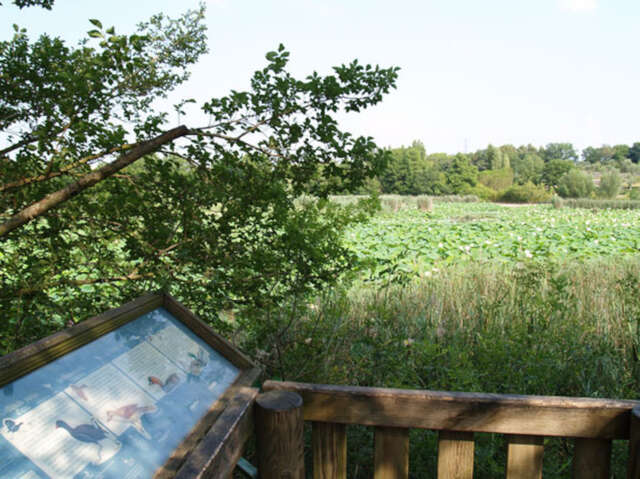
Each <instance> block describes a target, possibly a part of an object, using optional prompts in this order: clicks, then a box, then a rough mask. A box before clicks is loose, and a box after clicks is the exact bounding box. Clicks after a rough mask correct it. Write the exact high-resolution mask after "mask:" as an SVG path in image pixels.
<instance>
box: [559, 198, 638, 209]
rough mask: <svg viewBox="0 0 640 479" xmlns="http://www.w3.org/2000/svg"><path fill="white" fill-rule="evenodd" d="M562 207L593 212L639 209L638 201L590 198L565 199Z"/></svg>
mask: <svg viewBox="0 0 640 479" xmlns="http://www.w3.org/2000/svg"><path fill="white" fill-rule="evenodd" d="M562 206H564V207H567V208H589V209H595V210H603V209H617V210H637V209H640V200H596V199H590V198H566V199H564V200H562Z"/></svg>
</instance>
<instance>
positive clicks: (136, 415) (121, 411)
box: [107, 404, 157, 439]
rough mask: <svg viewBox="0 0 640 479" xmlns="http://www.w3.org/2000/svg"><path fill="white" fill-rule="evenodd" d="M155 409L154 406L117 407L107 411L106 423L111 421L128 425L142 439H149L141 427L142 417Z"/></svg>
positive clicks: (130, 405)
mask: <svg viewBox="0 0 640 479" xmlns="http://www.w3.org/2000/svg"><path fill="white" fill-rule="evenodd" d="M156 410H157V408H156V407H155V406H138V405H137V404H127V405H126V406H122V407H119V408H118V409H113V410H110V411H107V422H110V421H111V420H112V419H115V420H117V421H122V422H128V423H130V424H131V425H132V426H133V427H134V428H135V429H136V430H137V431H138V432H139V433H140V434H142V436H143V437H145V438H146V439H151V436H150V435H149V433H148V432H147V431H146V430H145V428H144V426H143V425H142V420H141V418H142V415H143V414H146V413H149V412H154V411H156Z"/></svg>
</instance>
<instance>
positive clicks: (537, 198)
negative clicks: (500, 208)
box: [498, 181, 551, 203]
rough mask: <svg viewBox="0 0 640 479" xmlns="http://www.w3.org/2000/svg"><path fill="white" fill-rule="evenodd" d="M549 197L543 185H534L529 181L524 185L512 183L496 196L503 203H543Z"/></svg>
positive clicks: (549, 194)
mask: <svg viewBox="0 0 640 479" xmlns="http://www.w3.org/2000/svg"><path fill="white" fill-rule="evenodd" d="M550 199H551V193H549V192H548V191H547V190H546V189H545V187H544V186H542V185H534V184H533V183H531V182H530V181H529V182H528V183H525V184H524V185H513V186H512V187H511V188H509V189H507V190H506V191H504V192H503V193H502V194H501V195H500V196H499V198H498V200H499V201H504V202H505V203H544V202H547V201H549V200H550Z"/></svg>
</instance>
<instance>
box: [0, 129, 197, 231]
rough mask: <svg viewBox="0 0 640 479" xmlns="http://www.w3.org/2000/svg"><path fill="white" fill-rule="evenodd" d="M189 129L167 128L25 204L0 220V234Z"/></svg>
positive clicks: (59, 202)
mask: <svg viewBox="0 0 640 479" xmlns="http://www.w3.org/2000/svg"><path fill="white" fill-rule="evenodd" d="M189 133H191V131H190V130H189V129H188V128H187V127H186V126H184V125H182V126H179V127H177V128H174V129H172V130H169V131H166V132H164V133H163V134H161V135H159V136H157V137H155V138H153V139H151V140H149V141H146V142H144V143H141V144H139V145H138V146H136V147H135V148H133V149H132V150H131V151H129V152H128V153H125V154H124V155H122V156H121V157H120V158H118V159H117V160H115V161H113V162H111V163H109V164H107V165H105V166H103V167H102V168H98V169H97V170H95V171H92V172H91V173H88V174H86V175H84V176H83V177H81V178H80V179H79V180H78V181H76V182H74V183H71V184H70V185H67V186H65V187H64V188H62V189H60V190H58V191H56V192H54V193H51V194H49V195H47V196H45V197H44V198H43V199H41V200H40V201H36V202H35V203H33V204H31V205H29V206H27V207H26V208H24V209H23V210H22V211H20V212H19V213H16V214H15V215H13V216H12V217H10V218H9V219H8V220H7V221H5V222H4V223H1V224H0V237H2V236H5V235H7V234H9V233H10V232H11V231H13V230H14V229H16V228H19V227H20V226H22V225H24V224H26V223H28V222H30V221H31V220H33V219H34V218H37V217H39V216H41V215H43V214H44V213H46V212H47V211H49V210H50V209H52V208H55V207H56V206H59V205H60V204H61V203H64V202H65V201H67V200H69V199H70V198H72V197H74V196H75V195H77V194H78V193H81V192H83V191H84V190H86V189H87V188H90V187H92V186H93V185H95V184H96V183H99V182H100V181H102V180H104V179H106V178H109V177H110V176H111V175H113V174H114V173H117V172H118V171H120V170H122V169H123V168H125V167H127V166H129V165H130V164H132V163H133V162H135V161H136V160H138V159H140V158H141V157H143V156H145V155H148V154H149V153H153V152H154V151H156V150H157V149H158V148H160V147H161V146H162V145H164V144H166V143H169V142H171V141H174V140H175V139H177V138H180V137H183V136H186V135H188V134H189Z"/></svg>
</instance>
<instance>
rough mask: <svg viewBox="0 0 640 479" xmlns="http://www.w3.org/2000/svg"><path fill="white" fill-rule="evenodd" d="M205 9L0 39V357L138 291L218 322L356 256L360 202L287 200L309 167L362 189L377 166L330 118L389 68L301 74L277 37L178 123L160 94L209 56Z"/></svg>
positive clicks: (380, 159)
mask: <svg viewBox="0 0 640 479" xmlns="http://www.w3.org/2000/svg"><path fill="white" fill-rule="evenodd" d="M203 15H204V12H203V10H202V9H199V10H196V11H190V12H187V13H186V14H185V15H183V16H182V17H180V18H177V19H169V18H166V17H164V16H163V15H156V16H154V17H152V18H151V19H150V20H149V21H148V22H146V23H143V24H141V25H140V26H139V29H138V31H137V32H136V33H134V34H132V35H121V34H117V33H116V31H115V29H114V28H113V27H111V28H104V27H103V26H102V24H101V23H100V22H99V21H98V20H91V23H92V25H93V29H92V30H91V31H90V32H89V34H88V37H89V38H88V39H86V40H84V41H82V42H81V43H80V44H79V45H78V46H76V47H73V46H69V45H67V44H66V43H65V42H64V41H63V40H61V39H59V38H50V37H48V36H46V35H45V36H42V37H40V38H39V39H37V40H35V41H31V40H29V38H28V36H27V33H26V31H25V30H23V29H19V28H16V30H15V34H14V36H13V38H12V39H10V40H6V41H2V42H0V132H2V135H3V137H2V138H3V140H2V141H3V144H2V146H1V149H0V178H1V179H2V180H1V181H0V183H1V184H0V244H1V247H0V309H1V310H2V311H3V314H4V315H5V317H7V318H9V319H8V321H6V322H4V323H3V325H2V327H1V328H0V334H1V339H0V353H2V352H6V351H9V350H11V349H14V348H15V347H18V346H20V345H22V344H24V343H26V342H30V341H32V340H34V339H36V338H39V337H41V336H43V335H45V334H47V333H49V332H51V331H54V330H56V329H59V328H60V327H63V326H64V325H67V324H69V323H73V322H75V321H79V320H81V319H84V318H86V317H87V316H89V315H90V314H92V313H95V312H98V311H101V310H104V309H106V308H108V307H111V306H113V305H116V304H118V303H121V302H123V301H124V300H126V299H128V298H131V297H133V296H136V295H138V294H140V293H141V292H143V291H147V290H154V289H158V288H163V289H165V290H168V291H170V292H172V293H173V294H175V295H176V296H178V297H179V298H180V299H182V300H184V301H185V302H187V303H188V304H189V305H190V307H192V308H193V309H195V310H196V311H198V312H199V313H200V314H201V315H202V316H204V317H205V318H206V319H208V320H210V321H215V318H216V315H217V312H218V311H220V310H221V309H223V308H232V307H236V306H244V307H263V308H264V307H268V306H269V305H271V304H274V303H277V302H278V301H280V300H281V299H282V298H284V297H288V296H290V295H296V294H299V293H302V292H305V291H308V290H309V289H310V288H313V287H318V286H319V285H322V284H324V283H326V282H329V281H332V280H333V279H334V278H335V277H336V276H337V275H338V274H339V273H340V272H342V271H343V270H344V269H346V268H347V267H348V266H349V264H350V258H351V256H350V253H349V252H348V251H347V250H345V249H344V248H342V247H341V246H340V242H339V241H338V237H339V235H340V231H341V229H342V228H344V227H345V226H346V225H347V224H349V223H351V222H353V221H357V220H359V219H361V218H362V211H364V210H360V211H359V212H356V211H355V210H354V209H353V208H349V209H342V208H339V207H337V206H335V205H332V204H330V203H328V202H326V201H320V202H296V199H297V198H298V197H299V196H300V194H301V193H302V192H303V191H305V189H306V187H307V185H308V183H309V180H310V179H311V178H317V177H318V175H320V176H321V177H322V178H325V179H336V180H339V182H340V183H342V184H344V185H347V186H348V187H349V188H357V187H358V186H359V185H360V184H361V183H362V181H363V180H364V179H365V178H367V176H371V175H373V174H374V173H376V172H377V171H378V170H379V168H380V167H381V166H383V165H384V163H385V161H386V158H387V156H388V153H387V152H385V151H383V150H380V149H378V148H377V147H376V145H375V143H374V142H373V141H372V139H371V138H367V137H355V136H352V135H350V134H349V133H348V132H345V131H342V130H341V129H340V128H339V127H338V124H337V122H336V120H335V114H336V113H337V112H339V111H341V110H343V111H360V110H362V109H364V108H367V107H368V106H370V105H373V104H376V103H378V102H379V101H380V100H381V99H382V97H383V95H384V94H385V93H387V92H388V91H389V89H390V88H393V87H394V86H395V80H396V77H397V69H396V68H386V69H383V68H380V67H377V66H376V67H373V66H370V65H361V64H359V63H358V62H357V61H354V62H352V63H350V64H348V65H342V66H338V67H336V68H334V71H333V73H332V74H330V75H327V76H320V75H318V74H317V73H312V74H311V75H309V76H308V77H306V78H305V79H297V78H294V77H293V76H291V75H290V74H289V73H288V72H287V69H286V67H287V63H288V57H289V53H288V52H287V51H286V50H285V49H284V47H282V46H280V47H279V48H278V49H277V50H276V51H272V52H269V53H268V54H267V55H266V57H267V65H266V66H265V67H264V68H263V69H262V70H259V71H257V72H256V73H255V74H254V76H253V77H252V79H251V88H250V89H249V90H248V91H232V92H231V93H230V94H229V95H227V96H225V97H222V98H213V99H210V100H208V101H205V102H202V104H201V108H202V110H203V111H204V112H205V113H206V114H207V115H208V116H209V118H210V123H209V124H208V125H204V126H178V127H174V128H170V127H169V125H167V122H166V120H167V114H166V113H163V112H158V111H156V110H155V108H154V101H155V100H156V99H158V98H160V97H162V96H164V95H165V94H166V92H167V91H169V90H171V89H172V88H173V87H175V86H176V85H178V84H180V83H182V82H184V81H185V80H186V79H187V78H188V76H189V68H190V66H191V65H193V63H194V62H196V61H197V59H198V58H199V56H200V55H201V54H202V53H203V52H205V51H206V36H205V32H204V27H203V25H202V20H203ZM190 101H191V100H187V101H185V102H182V103H180V104H179V105H176V109H177V110H178V111H183V109H184V108H185V107H186V104H187V103H188V102H190ZM331 185H332V182H331V181H326V187H324V188H317V189H316V191H315V193H316V194H318V195H319V196H324V195H326V194H328V193H329V192H331V191H332V186H331Z"/></svg>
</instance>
